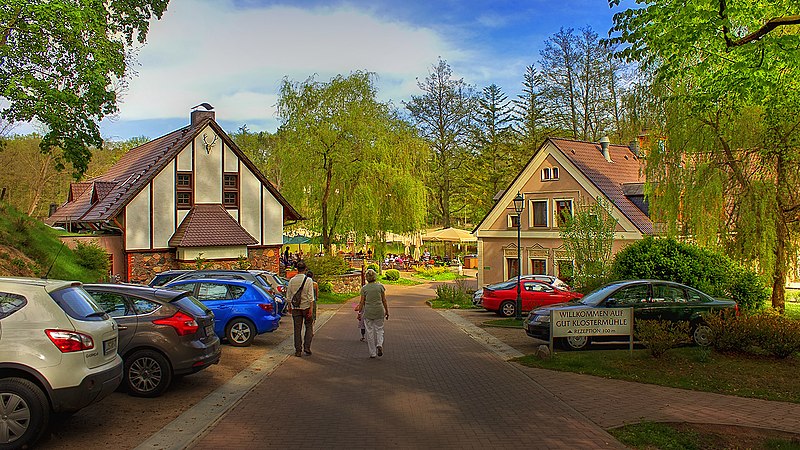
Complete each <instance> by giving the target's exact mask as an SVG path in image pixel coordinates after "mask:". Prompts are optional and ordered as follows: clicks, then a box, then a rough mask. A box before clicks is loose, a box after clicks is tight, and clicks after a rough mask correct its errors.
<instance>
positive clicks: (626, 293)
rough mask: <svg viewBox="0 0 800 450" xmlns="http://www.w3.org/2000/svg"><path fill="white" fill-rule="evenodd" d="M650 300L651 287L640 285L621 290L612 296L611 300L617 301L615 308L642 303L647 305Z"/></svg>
mask: <svg viewBox="0 0 800 450" xmlns="http://www.w3.org/2000/svg"><path fill="white" fill-rule="evenodd" d="M649 298H650V286H648V285H646V284H638V285H634V286H628V287H625V288H622V289H620V290H619V291H617V292H615V293H614V294H612V295H611V296H610V297H609V298H608V300H606V301H607V302H608V301H609V300H615V302H616V303H615V304H614V306H634V305H637V304H641V303H647V301H648V299H649Z"/></svg>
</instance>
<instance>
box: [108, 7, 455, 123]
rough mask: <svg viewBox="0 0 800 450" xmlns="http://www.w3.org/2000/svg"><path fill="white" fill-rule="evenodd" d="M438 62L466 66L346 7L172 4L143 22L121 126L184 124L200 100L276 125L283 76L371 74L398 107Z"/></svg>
mask: <svg viewBox="0 0 800 450" xmlns="http://www.w3.org/2000/svg"><path fill="white" fill-rule="evenodd" d="M439 56H442V57H443V58H445V59H447V60H448V61H449V62H451V63H452V62H453V61H459V60H464V59H469V58H470V54H469V53H468V52H465V51H462V50H459V49H457V48H455V47H454V46H453V45H452V44H450V43H448V41H447V40H446V39H444V38H443V37H442V36H440V35H439V34H437V32H435V31H434V30H431V29H426V28H420V27H415V26H413V25H410V24H405V23H400V22H395V21H390V20H387V19H382V18H377V17H374V16H372V15H370V14H369V13H367V12H365V11H360V10H356V9H354V8H353V7H342V8H339V9H319V10H303V9H299V8H293V7H284V6H281V7H263V8H248V9H236V8H234V7H233V6H232V3H231V2H230V1H228V0H226V1H210V0H209V1H188V0H173V1H171V2H170V5H169V9H168V11H167V13H166V14H165V15H164V17H163V18H162V20H161V21H158V22H153V23H152V24H151V28H150V33H149V35H148V43H147V45H146V46H145V47H144V48H143V49H141V51H140V52H139V57H138V61H139V67H138V68H137V71H138V75H137V76H135V77H134V78H132V79H131V80H130V85H129V88H128V90H127V91H126V92H125V93H124V95H123V96H122V98H121V101H120V104H119V106H120V113H119V119H120V120H122V121H126V120H143V119H165V118H176V117H177V118H183V117H186V118H187V119H188V114H189V109H190V108H191V107H192V106H194V105H196V104H198V103H200V102H203V101H207V102H209V103H211V104H212V105H214V106H215V109H216V111H217V119H218V120H220V119H224V120H238V121H241V122H245V121H247V122H248V123H266V122H269V123H274V118H275V108H274V106H275V103H276V101H277V94H278V88H279V86H280V82H281V80H282V79H283V77H284V76H288V77H289V78H290V79H292V80H295V81H301V80H304V79H306V78H307V77H309V76H311V75H314V74H316V75H317V78H318V79H319V80H327V79H329V78H331V77H332V76H335V75H336V74H340V73H341V74H347V73H350V72H351V71H353V70H368V71H371V72H375V73H376V74H377V75H378V82H377V84H378V86H379V96H380V97H381V99H382V100H389V99H392V100H394V102H395V104H397V105H399V103H400V101H401V100H403V99H406V98H408V97H409V96H410V95H411V94H416V93H418V89H417V87H416V80H415V78H416V77H420V78H423V77H424V76H426V75H427V74H428V72H429V70H430V68H431V66H432V65H433V64H435V63H436V60H437V58H438V57H439Z"/></svg>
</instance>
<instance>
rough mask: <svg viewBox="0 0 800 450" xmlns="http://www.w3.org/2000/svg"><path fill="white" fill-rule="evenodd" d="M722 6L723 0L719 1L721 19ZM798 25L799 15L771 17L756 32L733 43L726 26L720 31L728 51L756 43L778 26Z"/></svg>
mask: <svg viewBox="0 0 800 450" xmlns="http://www.w3.org/2000/svg"><path fill="white" fill-rule="evenodd" d="M724 5H725V0H720V16H722V17H724V14H725V11H724V9H723V8H724ZM798 24H800V15H794V16H783V17H773V18H772V19H769V20H768V21H767V23H765V24H764V25H763V26H762V27H761V28H759V29H758V30H756V31H754V32H752V33H750V34H748V35H747V36H745V37H743V38H741V39H738V40H735V41H734V40H733V39H731V37H730V35H729V31H728V27H727V25H724V26H723V27H722V31H723V32H724V34H725V45H726V46H727V47H728V48H729V49H730V48H733V47H739V46H742V45H745V44H749V43H750V42H753V41H757V40H759V39H761V38H762V37H764V36H766V35H767V33H769V32H770V31H772V30H774V29H775V28H778V27H779V26H785V25H798Z"/></svg>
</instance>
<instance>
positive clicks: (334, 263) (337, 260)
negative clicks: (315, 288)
mask: <svg viewBox="0 0 800 450" xmlns="http://www.w3.org/2000/svg"><path fill="white" fill-rule="evenodd" d="M305 262H306V266H308V270H310V271H312V272H314V279H315V280H316V281H317V282H318V283H319V282H323V281H330V279H331V277H334V276H336V275H344V274H345V273H347V271H348V270H350V265H349V264H347V261H345V260H344V258H342V257H339V256H334V255H325V256H312V257H310V258H307V259H306V260H305Z"/></svg>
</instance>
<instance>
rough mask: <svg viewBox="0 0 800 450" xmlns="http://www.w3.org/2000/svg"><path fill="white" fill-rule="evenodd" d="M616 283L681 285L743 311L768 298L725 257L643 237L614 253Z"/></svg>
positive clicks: (748, 273) (757, 280) (757, 281)
mask: <svg viewBox="0 0 800 450" xmlns="http://www.w3.org/2000/svg"><path fill="white" fill-rule="evenodd" d="M612 273H613V278H614V279H616V280H630V279H648V278H649V279H656V280H668V281H675V282H678V283H683V284H685V285H688V286H692V287H694V288H697V289H699V290H701V291H703V292H705V293H707V294H709V295H711V296H713V297H727V298H732V299H734V300H736V301H737V302H738V303H739V306H740V308H742V309H743V310H758V309H760V308H761V307H763V305H764V303H765V302H766V301H767V299H768V298H769V289H768V287H767V285H766V283H765V282H764V280H763V279H761V277H759V276H758V275H757V274H756V273H755V272H753V271H752V270H749V269H747V268H745V267H743V266H742V265H741V264H738V263H736V262H734V261H732V260H731V259H730V258H728V257H727V256H726V255H723V254H721V253H716V252H713V251H711V250H707V249H704V248H701V247H698V246H696V245H693V244H686V243H682V242H678V241H677V240H675V239H673V238H659V239H655V238H653V237H652V236H648V237H645V238H644V239H642V240H641V241H638V242H636V243H633V244H631V245H629V246H627V247H626V248H625V249H623V250H622V251H620V252H619V253H617V255H616V257H615V258H614V264H613V269H612Z"/></svg>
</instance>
